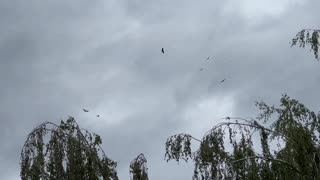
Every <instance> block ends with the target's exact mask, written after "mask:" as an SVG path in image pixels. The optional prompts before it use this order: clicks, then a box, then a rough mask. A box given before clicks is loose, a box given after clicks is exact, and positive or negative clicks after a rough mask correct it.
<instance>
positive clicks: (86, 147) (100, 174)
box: [20, 117, 118, 180]
mask: <svg viewBox="0 0 320 180" xmlns="http://www.w3.org/2000/svg"><path fill="white" fill-rule="evenodd" d="M101 143H102V140H101V138H100V136H99V135H96V134H91V133H89V132H88V131H87V130H84V129H80V128H79V126H78V124H77V123H76V121H75V120H74V118H72V117H70V118H69V119H68V120H67V121H66V122H64V121H61V124H60V125H59V126H58V125H56V124H54V123H51V122H44V123H42V124H40V125H39V126H38V127H36V128H35V129H33V130H32V131H31V133H30V134H29V135H28V137H27V140H26V141H25V143H24V146H23V148H22V151H21V172H20V176H21V179H23V180H29V179H32V180H37V179H38V180H40V179H61V180H63V179H68V180H79V179H83V180H86V179H88V180H89V179H90V180H95V179H96V180H98V179H106V180H107V179H110V180H111V179H112V180H117V179H118V177H117V172H116V166H117V163H116V162H114V161H112V160H111V159H109V158H108V157H107V156H106V155H105V153H104V151H103V150H102V149H101V147H100V144H101Z"/></svg>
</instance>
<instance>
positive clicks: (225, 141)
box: [165, 95, 320, 180]
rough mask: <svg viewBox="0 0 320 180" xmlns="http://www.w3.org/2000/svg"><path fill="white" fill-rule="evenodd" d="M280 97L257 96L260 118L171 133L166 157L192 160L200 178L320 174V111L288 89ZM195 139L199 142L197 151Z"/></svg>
mask: <svg viewBox="0 0 320 180" xmlns="http://www.w3.org/2000/svg"><path fill="white" fill-rule="evenodd" d="M280 103H281V104H280V107H275V106H269V105H267V104H266V103H264V102H262V101H261V102H256V106H257V107H258V108H259V109H260V111H261V113H260V114H259V115H258V116H257V117H256V118H255V119H242V118H230V117H227V118H225V120H224V121H223V122H221V123H219V124H217V125H214V126H213V127H212V128H211V129H210V130H209V131H208V132H207V133H205V134H204V136H203V137H202V139H201V140H199V139H196V138H194V137H192V136H191V135H189V134H185V133H182V134H176V135H173V136H170V137H169V138H168V139H167V142H166V154H165V158H166V160H167V161H170V160H176V161H178V162H179V161H180V160H185V161H189V160H192V161H193V162H194V164H195V166H194V175H193V179H196V180H198V179H202V180H207V179H250V180H251V179H252V180H256V179H292V180H295V179H297V180H298V179H299V180H311V179H320V174H319V173H320V171H319V170H320V169H319V168H320V167H319V166H320V164H319V161H320V159H319V150H320V149H319V140H320V136H319V134H320V114H319V113H318V114H316V113H314V112H313V111H311V110H309V109H308V108H307V107H305V106H304V105H303V104H301V103H299V102H298V101H297V100H295V99H291V98H290V97H289V96H287V95H283V97H282V98H281V100H280ZM268 124H269V125H268ZM254 138H258V139H260V141H259V140H257V139H255V140H253V139H254ZM192 140H193V141H196V142H199V143H200V147H199V148H198V149H197V150H196V151H192V150H191V142H192ZM272 146H274V147H277V149H276V150H274V149H273V150H271V149H272V148H273V147H272ZM259 148H260V149H261V150H260V151H258V150H257V149H259ZM228 149H229V150H228Z"/></svg>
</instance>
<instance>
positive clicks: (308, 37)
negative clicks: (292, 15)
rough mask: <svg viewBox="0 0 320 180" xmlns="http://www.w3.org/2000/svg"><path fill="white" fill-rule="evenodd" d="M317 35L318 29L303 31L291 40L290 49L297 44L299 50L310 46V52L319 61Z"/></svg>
mask: <svg viewBox="0 0 320 180" xmlns="http://www.w3.org/2000/svg"><path fill="white" fill-rule="evenodd" d="M319 33H320V29H303V30H301V31H299V32H298V33H297V34H296V36H295V37H294V38H293V39H292V41H291V47H292V46H296V45H297V43H298V45H299V47H300V48H301V47H302V48H305V46H306V45H310V51H313V54H314V57H315V58H316V59H317V60H318V61H319V60H320V59H319V46H320V41H319Z"/></svg>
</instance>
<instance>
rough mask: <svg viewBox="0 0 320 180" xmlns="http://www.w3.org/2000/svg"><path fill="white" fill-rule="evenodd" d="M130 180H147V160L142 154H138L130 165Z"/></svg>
mask: <svg viewBox="0 0 320 180" xmlns="http://www.w3.org/2000/svg"><path fill="white" fill-rule="evenodd" d="M129 172H130V179H131V180H148V179H149V178H148V168H147V159H146V158H145V157H144V155H143V154H139V155H138V156H137V157H136V158H135V159H134V160H132V161H131V163H130V170H129Z"/></svg>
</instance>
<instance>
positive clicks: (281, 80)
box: [0, 0, 320, 180]
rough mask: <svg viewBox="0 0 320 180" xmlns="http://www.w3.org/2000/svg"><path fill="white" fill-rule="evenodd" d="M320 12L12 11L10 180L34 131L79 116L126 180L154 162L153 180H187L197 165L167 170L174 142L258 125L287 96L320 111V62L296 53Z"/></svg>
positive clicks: (78, 6)
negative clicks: (263, 110) (236, 123)
mask: <svg viewBox="0 0 320 180" xmlns="http://www.w3.org/2000/svg"><path fill="white" fill-rule="evenodd" d="M319 7H320V1H318V0H261V1H256V0H242V1H236V2H235V1H231V0H225V1H215V0H203V1H194V0H176V1H169V0H158V1H150V0H140V1H139V0H95V1H92V0H68V1H65V0H46V1H43V0H29V1H25V0H1V1H0V27H1V28H0V122H1V126H0V142H1V145H0V174H1V179H7V180H14V179H19V173H20V167H19V158H20V150H21V147H22V145H23V142H24V141H25V139H26V136H27V134H28V132H30V131H31V130H32V128H33V127H35V126H36V125H37V124H39V123H41V122H43V121H52V122H56V123H58V122H60V120H61V119H67V117H68V115H70V116H73V117H75V118H76V120H77V121H78V122H79V124H80V126H82V127H83V128H86V129H88V130H90V131H93V132H96V133H98V134H100V135H101V136H102V139H103V148H104V149H105V151H106V152H107V154H108V155H109V157H110V158H111V159H113V160H115V161H117V162H119V164H118V168H117V169H118V173H119V177H120V179H124V180H125V179H129V173H128V168H129V163H130V161H131V160H132V159H133V158H134V157H136V156H137V155H138V154H139V153H144V154H145V156H146V158H147V159H148V166H149V177H150V179H153V180H162V179H178V180H185V179H191V176H192V173H193V171H192V168H193V167H192V164H191V163H190V164H186V163H180V164H179V165H178V164H177V163H176V162H169V163H166V162H165V161H164V153H165V146H164V143H165V141H166V138H167V137H168V136H170V135H173V134H175V133H180V132H186V133H191V134H192V135H194V136H195V137H198V138H201V136H202V134H203V133H204V132H205V131H206V130H208V129H209V128H210V127H211V126H212V125H214V124H216V123H217V122H218V121H219V119H220V118H222V117H226V116H237V117H255V116H256V115H257V113H258V111H257V108H255V106H254V101H255V100H264V101H266V102H267V103H269V104H278V102H279V99H280V98H281V94H282V93H287V94H288V95H289V96H291V97H293V98H296V99H298V100H300V101H301V102H302V103H304V104H305V105H307V106H308V107H309V108H310V109H312V110H314V111H318V110H320V109H319V104H317V103H319V99H320V94H319V88H320V71H319V68H320V62H317V61H316V60H315V59H314V57H313V54H312V53H311V52H309V51H308V50H307V49H299V48H290V44H289V42H290V40H291V39H292V38H293V37H294V36H295V34H296V33H297V32H298V31H299V30H301V29H302V28H320V21H319V19H320V14H319V12H318V10H319ZM162 47H164V48H165V54H162V53H161V48H162ZM208 56H210V59H209V62H206V58H207V57H208ZM201 68H203V71H200V69H201ZM224 78H226V81H225V82H224V83H221V84H219V83H218V82H219V81H221V80H222V79H224ZM82 108H86V109H89V110H90V112H89V113H84V112H83V111H82ZM96 114H100V115H101V117H100V118H97V117H95V115H96Z"/></svg>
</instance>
